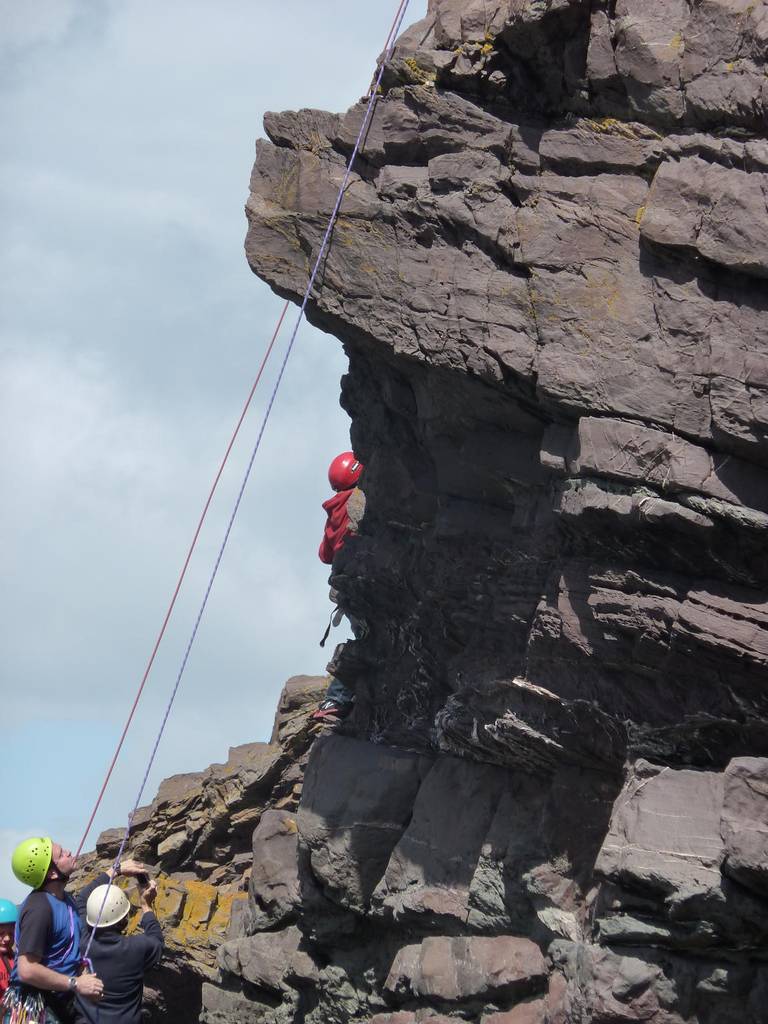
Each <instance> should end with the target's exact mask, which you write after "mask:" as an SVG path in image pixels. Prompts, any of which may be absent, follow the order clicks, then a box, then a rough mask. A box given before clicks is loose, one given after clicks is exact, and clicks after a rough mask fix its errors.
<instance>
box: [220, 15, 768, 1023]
mask: <svg viewBox="0 0 768 1024" xmlns="http://www.w3.org/2000/svg"><path fill="white" fill-rule="evenodd" d="M767 47H768V8H766V5H765V4H764V3H762V2H757V3H754V2H752V3H746V2H740V0H696V2H688V0H679V2H678V0H635V2H632V3H630V2H628V0H608V2H604V3H603V2H600V0H592V2H590V3H586V2H583V0H541V2H519V0H433V2H432V3H431V4H430V9H429V14H428V16H427V18H426V20H425V21H423V22H421V23H420V24H418V25H416V26H413V27H412V28H411V29H409V30H408V31H407V32H406V33H405V34H404V36H403V37H402V38H401V39H400V41H399V44H398V47H397V51H396V56H395V59H394V61H393V64H392V66H391V68H390V70H389V71H388V73H387V75H386V79H385V87H384V89H383V95H382V96H381V97H380V99H379V102H378V105H377V108H376V113H375V117H374V120H373V123H372V125H371V128H370V130H369V132H368V135H367V139H366V143H365V150H364V156H363V159H362V160H361V161H360V162H359V164H358V165H357V173H356V174H355V175H354V177H353V180H352V182H351V183H350V185H349V187H348V189H347V194H346V198H345V202H344V206H343V209H342V215H341V217H340V219H339V221H338V224H337V225H336V228H335V231H334V236H333V245H332V248H331V250H330V252H329V254H328V257H327V259H326V261H325V265H324V267H323V273H322V278H321V280H320V282H319V284H318V286H317V288H316V291H315V294H314V296H313V301H312V303H311V304H310V307H309V317H310V319H311V320H312V321H313V322H314V323H315V324H317V325H318V326H320V327H321V328H323V329H325V330H326V331H328V332H330V333H332V334H334V335H336V337H337V338H339V339H340V340H341V342H342V344H343V345H344V348H345V351H346V353H347V355H348V356H349V373H348V375H347V376H346V377H345V379H344V381H343V384H342V403H343V405H344V407H345V408H346V409H347V411H348V412H349V414H350V416H351V419H352V440H353V443H354V446H355V450H356V451H357V453H358V454H359V456H360V457H361V458H362V459H363V461H364V463H365V465H366V472H365V476H364V480H363V488H364V490H365V493H366V497H367V511H366V517H365V520H364V523H363V527H362V530H361V534H360V536H359V538H358V539H357V540H356V541H354V542H353V543H350V544H348V545H347V546H346V547H345V549H344V551H343V553H342V556H341V557H340V558H339V559H338V560H337V562H336V564H335V566H334V576H333V584H334V586H335V587H336V588H337V589H338V591H339V594H340V595H341V602H342V606H343V607H345V608H347V609H348V610H349V611H351V612H352V613H353V614H354V616H355V617H356V618H357V619H358V620H360V621H361V622H362V623H363V624H364V630H363V632H362V633H361V635H360V637H359V638H358V639H357V640H356V641H355V642H353V643H350V644H348V645H347V646H346V647H345V648H344V649H343V650H342V651H341V653H340V655H339V656H338V658H337V659H336V661H335V664H334V665H333V671H334V672H335V673H336V674H337V675H338V676H339V677H341V678H342V679H343V680H344V681H345V682H346V683H347V684H348V685H349V686H350V687H352V688H353V689H354V690H355V693H356V696H357V705H356V711H355V713H354V716H353V718H352V719H351V720H350V722H349V723H348V725H347V727H346V729H345V733H346V735H336V736H332V737H328V738H323V739H321V740H320V741H319V742H318V743H317V745H316V747H315V749H314V751H313V754H312V756H311V759H310V762H309V768H308V776H307V781H306V786H305V789H304V794H303V797H302V801H301V804H300V807H299V810H298V814H297V817H296V822H297V829H298V833H297V837H296V839H295V840H294V843H295V846H296V857H295V861H292V867H291V876H290V878H291V881H290V885H289V887H290V888H291V891H292V892H293V898H292V899H290V900H286V901H281V902H279V904H278V905H270V906H267V903H266V902H264V901H265V897H264V895H263V893H261V895H260V891H259V889H258V886H257V887H256V889H255V891H254V896H255V898H256V899H257V901H258V900H259V899H260V900H262V903H258V902H257V904H254V906H256V905H258V906H259V907H260V911H259V913H258V914H255V915H254V916H252V917H251V918H249V919H248V921H247V927H246V929H245V931H244V933H243V935H242V936H240V937H239V938H237V939H235V940H233V942H230V943H228V944H227V945H225V947H224V949H223V952H222V954H221V963H222V967H223V968H224V972H225V977H226V979H227V984H228V985H230V986H233V985H236V984H237V979H238V978H244V979H246V980H248V981H250V982H253V983H256V984H257V986H259V985H261V984H262V982H263V978H262V980H261V982H260V981H259V980H258V977H259V970H261V967H260V966H258V965H260V964H261V963H262V954H261V953H260V952H259V950H261V949H262V948H263V947H264V945H265V944H266V943H269V944H270V947H271V948H272V949H274V948H276V946H277V945H278V944H279V947H280V949H281V950H282V951H283V953H282V955H281V964H282V965H283V967H284V970H283V973H282V975H281V976H280V977H279V978H278V977H277V976H276V975H273V976H272V978H271V982H270V984H267V985H265V986H264V985H262V990H270V991H272V992H273V993H278V992H279V993H280V994H281V998H282V1004H281V1006H280V1007H279V1008H276V1009H275V1008H270V1009H267V1008H266V1007H265V1006H261V1007H260V1006H259V1002H258V998H257V999H256V1000H255V1001H254V1002H252V1003H250V1009H249V1010H248V1013H250V1015H251V1016H250V1017H249V1018H248V1019H254V1020H256V1019H262V1018H263V1019H265V1020H270V1021H271V1020H285V1021H288V1020H297V1021H298V1020H307V1021H318V1022H319V1021H321V1020H322V1021H339V1022H342V1021H347V1020H360V1021H363V1020H371V1019H374V1018H375V1019H376V1021H377V1024H385V1022H390V1024H405V1022H409V1021H414V1020H419V1021H420V1020H422V1019H424V1018H425V1017H427V1016H433V1017H435V1019H440V1018H442V1019H444V1018H446V1017H448V1018H460V1019H467V1020H473V1021H481V1022H483V1024H491V1022H492V1021H493V1022H495V1024H513V1022H515V1024H517V1022H520V1024H522V1022H537V1024H544V1022H549V1024H555V1022H558V1024H562V1022H576V1021H578V1022H582V1021H583V1022H586V1021H594V1022H597V1021H600V1022H608V1021H626V1022H629V1021H640V1020H642V1021H647V1022H653V1024H678V1022H682V1021H686V1022H692V1021H698V1022H702V1024H704V1022H706V1024H716V1022H731V1021H733V1022H735V1021H739V1022H740V1024H746V1022H753V1024H757V1022H758V1021H760V1020H764V1019H765V1015H766V1012H768V1011H766V1009H765V1008H766V1006H768V968H766V967H765V966H764V960H765V955H766V952H767V951H768V947H767V946H766V930H767V928H768V925H766V921H768V915H767V914H766V911H768V903H767V902H766V899H767V898H768V860H767V859H766V839H765V831H764V822H765V820H766V811H768V716H767V711H768V696H767V695H766V687H765V678H766V676H765V668H766V659H767V658H768V604H767V603H766V580H767V579H768V562H767V561H766V546H765V539H766V536H767V535H768V534H767V533H766V526H768V475H766V463H768V444H767V443H766V442H767V438H766V431H767V430H768V391H767V389H768V317H766V307H767V306H768V288H767V287H766V280H765V279H766V277H768V213H767V211H766V199H767V197H768V143H767V142H766V108H767V105H768V104H767V102H766V101H767V99H768V79H767V78H766V67H765V56H766V48H767ZM363 109H364V104H363V103H358V104H357V105H355V106H353V107H352V108H351V109H350V110H349V111H348V112H347V113H346V114H341V115H335V114H329V113H324V112H321V111H316V110H302V111H298V112H288V113H282V114H272V115H269V116H268V117H267V118H266V121H265V128H266V132H267V135H268V136H269V141H260V142H259V143H258V144H257V159H256V165H255V168H254V172H253V177H252V180H251V195H250V199H249V201H248V206H247V213H248V220H249V231H248V238H247V242H246V250H247V256H248V259H249V262H250V264H251V267H252V268H253V270H254V271H255V273H257V274H258V275H259V276H260V277H262V278H264V279H265V280H266V281H268V282H269V284H270V285H271V286H272V287H273V288H274V289H275V291H277V292H278V293H279V294H281V295H285V296H289V297H291V298H293V299H296V298H297V297H298V296H299V295H300V294H301V292H302V291H303V288H304V285H305V282H306V280H307V275H308V270H309V266H310V260H311V258H312V254H313V253H314V252H316V251H317V247H318V244H319V240H320V237H321V232H322V229H323V226H324V223H325V220H326V218H327V216H328V214H329V212H330V209H331V205H332V202H333V198H334V195H335V191H336V189H337V187H338V183H339V181H340V178H341V174H342V168H343V165H344V160H345V157H346V156H347V154H348V153H349V152H350V149H351V145H352V142H353V140H354V137H355V134H356V132H357V129H358V126H359V124H360V121H361V118H362V115H363ZM275 841H276V840H274V839H272V838H271V837H270V836H269V835H267V834H263V835H261V836H260V837H258V839H257V850H258V851H259V856H262V855H264V856H265V855H266V854H265V853H263V851H266V850H269V849H271V846H270V844H271V843H273V842H275ZM280 841H281V842H282V839H281V840H280ZM294 872H295V874H294ZM296 879H298V881H297V880H296ZM288 884H289V883H288V882H286V885H288ZM297 894H298V895H297ZM299 897H300V898H299ZM255 965H256V966H255ZM254 979H255V981H254ZM238 1012H240V1011H238ZM235 1018H237V1019H245V1016H242V1017H238V1015H237V1013H235V1014H234V1017H233V1016H232V1015H231V1013H230V1014H229V1015H228V1012H227V1011H226V1009H225V1008H224V1006H223V1004H220V1003H215V1001H214V1002H212V1003H211V1004H210V1005H209V1008H208V1010H207V1011H206V1019H207V1020H209V1021H211V1022H213V1021H218V1020H225V1019H235Z"/></svg>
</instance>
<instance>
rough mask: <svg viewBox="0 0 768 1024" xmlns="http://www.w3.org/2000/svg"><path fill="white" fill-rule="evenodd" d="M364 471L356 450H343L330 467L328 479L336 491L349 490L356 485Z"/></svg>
mask: <svg viewBox="0 0 768 1024" xmlns="http://www.w3.org/2000/svg"><path fill="white" fill-rule="evenodd" d="M362 472H363V464H362V462H358V460H357V457H356V455H355V453H354V452H342V453H341V455H337V456H336V458H335V459H334V460H333V462H332V463H331V464H330V466H329V467H328V479H329V481H330V483H331V487H332V488H333V489H334V491H348V490H349V489H350V488H351V487H354V486H355V484H356V483H357V481H358V480H359V479H360V474H361V473H362Z"/></svg>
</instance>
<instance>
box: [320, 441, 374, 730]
mask: <svg viewBox="0 0 768 1024" xmlns="http://www.w3.org/2000/svg"><path fill="white" fill-rule="evenodd" d="M362 472H363V465H362V463H361V462H360V461H359V460H358V458H357V456H356V455H355V454H354V452H342V453H341V455H337V456H336V458H335V459H334V460H333V462H332V463H331V465H330V466H329V468H328V480H329V482H330V485H331V487H332V488H333V489H334V491H335V492H336V493H335V494H334V495H333V497H332V498H329V499H328V500H327V501H324V502H323V509H324V510H325V513H326V520H325V529H324V530H323V539H322V541H321V542H320V550H319V551H318V555H319V557H320V561H321V562H324V563H325V564H326V565H332V564H333V560H334V558H335V556H336V554H337V552H339V551H340V550H341V548H342V547H343V546H344V541H345V540H346V539H347V537H348V536H349V535H350V534H353V535H354V534H356V533H357V531H358V529H359V527H360V522H361V520H362V518H363V514H364V512H365V495H364V494H363V492H362V491H361V490H360V488H359V487H358V486H357V483H358V481H359V479H360V477H361V475H362ZM331 600H332V601H333V602H334V604H337V603H338V594H337V593H336V591H335V590H331ZM341 614H342V612H341V609H339V611H338V612H336V614H335V615H334V616H333V622H334V625H338V623H339V620H340V618H341ZM347 618H348V619H349V622H350V625H351V626H352V630H353V632H354V633H357V632H358V625H357V623H356V621H355V620H354V619H353V618H352V617H351V616H350V615H349V614H348V613H347ZM329 628H330V627H329ZM326 635H327V634H326ZM353 701H354V698H353V696H352V694H351V693H350V692H349V690H348V689H347V688H346V686H344V684H343V683H341V682H340V681H339V680H338V679H331V683H330V685H329V687H328V691H327V693H326V695H325V700H323V701H322V702H321V704H320V706H319V708H318V709H317V711H315V712H314V713H313V715H312V718H313V719H314V720H315V721H323V720H326V719H327V720H331V721H333V720H337V721H338V720H339V719H342V718H345V717H346V716H347V715H348V714H349V712H350V711H351V710H352V704H353Z"/></svg>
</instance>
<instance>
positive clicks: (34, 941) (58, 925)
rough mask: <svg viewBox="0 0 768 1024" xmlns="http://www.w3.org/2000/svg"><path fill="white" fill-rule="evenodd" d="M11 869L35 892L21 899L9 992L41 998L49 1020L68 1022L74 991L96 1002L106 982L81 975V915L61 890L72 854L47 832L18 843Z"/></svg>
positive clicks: (71, 1018) (23, 997) (71, 864)
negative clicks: (45, 834) (46, 834)
mask: <svg viewBox="0 0 768 1024" xmlns="http://www.w3.org/2000/svg"><path fill="white" fill-rule="evenodd" d="M12 866H13V873H14V874H15V875H16V877H17V878H18V880H19V881H20V882H22V883H24V885H29V886H31V887H32V889H33V891H32V892H31V893H30V894H29V896H27V898H26V899H25V900H24V903H23V904H22V906H21V910H20V912H19V920H18V922H17V924H16V962H15V964H14V967H13V971H12V974H11V987H10V991H9V997H10V998H12V999H15V1000H18V1001H20V1002H23V1001H24V1000H26V999H32V1000H33V1001H34V1000H36V1001H37V1004H39V1003H40V1002H44V1003H45V1006H46V1007H47V1011H48V1021H49V1022H51V1024H55V1022H56V1021H57V1020H58V1021H60V1022H61V1024H71V1022H73V1021H74V996H75V993H77V994H78V995H79V996H81V997H82V998H84V999H87V1000H89V1001H90V1002H93V1003H98V1002H99V1001H100V1000H101V998H102V995H103V992H104V985H103V984H102V981H101V979H100V978H99V977H97V976H96V975H95V974H80V973H79V971H80V919H79V917H78V914H77V907H76V906H75V903H74V901H73V900H72V898H71V897H70V896H68V895H67V893H66V892H65V886H66V884H67V882H68V881H69V876H70V875H71V874H72V871H73V870H74V867H75V858H74V857H73V856H72V853H71V852H70V851H69V850H65V849H64V848H63V847H62V846H61V845H60V844H59V843H54V842H53V840H52V839H50V838H49V837H47V836H35V837H34V838H32V839H25V840H24V842H23V843H19V845H18V846H17V847H16V849H15V850H14V852H13V858H12Z"/></svg>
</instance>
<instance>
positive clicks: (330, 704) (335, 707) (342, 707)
mask: <svg viewBox="0 0 768 1024" xmlns="http://www.w3.org/2000/svg"><path fill="white" fill-rule="evenodd" d="M351 710H352V705H351V704H349V703H346V704H340V703H339V701H337V700H324V701H321V703H320V706H319V707H318V709H317V711H313V712H312V714H311V715H310V716H309V717H310V718H311V719H312V721H313V722H340V721H342V719H344V718H346V717H347V715H348V714H349V713H350V711H351Z"/></svg>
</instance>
